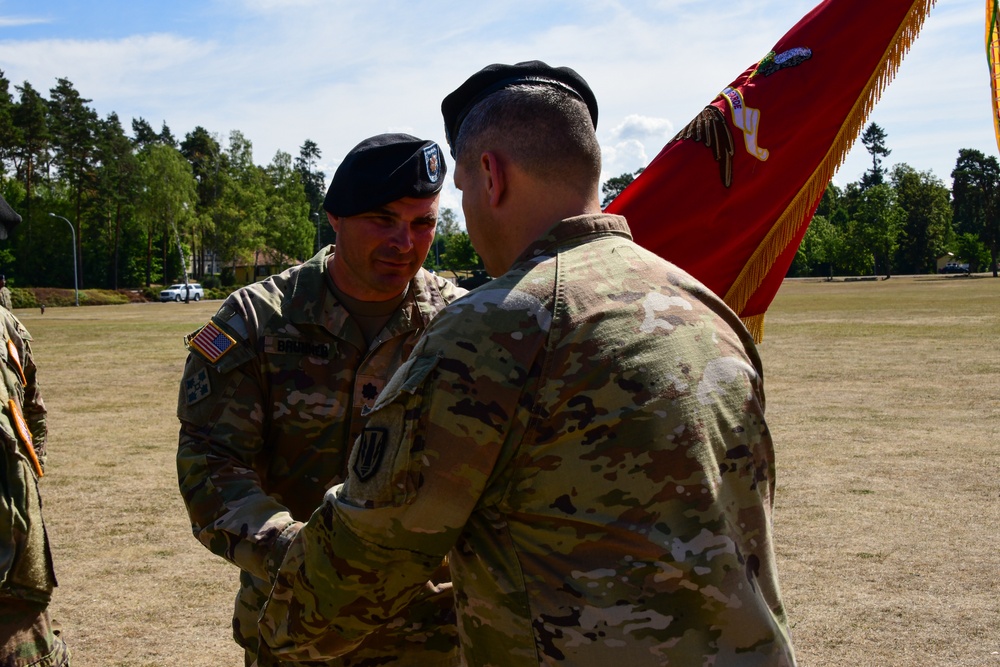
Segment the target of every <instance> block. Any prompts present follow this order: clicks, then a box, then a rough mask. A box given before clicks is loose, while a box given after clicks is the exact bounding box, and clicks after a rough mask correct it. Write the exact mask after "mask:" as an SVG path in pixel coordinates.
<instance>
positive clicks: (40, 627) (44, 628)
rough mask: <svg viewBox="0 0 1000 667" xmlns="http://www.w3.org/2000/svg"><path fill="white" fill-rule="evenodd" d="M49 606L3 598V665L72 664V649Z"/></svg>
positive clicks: (0, 664)
mask: <svg viewBox="0 0 1000 667" xmlns="http://www.w3.org/2000/svg"><path fill="white" fill-rule="evenodd" d="M46 607H47V605H46V604H45V603H43V602H33V601H29V600H20V599H12V598H4V599H0V640H2V641H0V667H69V664H70V652H69V649H68V648H66V644H65V642H63V640H62V637H61V636H60V632H59V630H58V629H56V627H55V626H54V624H53V623H52V620H51V619H50V618H49V613H48V610H47V609H46Z"/></svg>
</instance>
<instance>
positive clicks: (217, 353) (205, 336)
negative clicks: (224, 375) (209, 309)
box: [188, 321, 236, 364]
mask: <svg viewBox="0 0 1000 667" xmlns="http://www.w3.org/2000/svg"><path fill="white" fill-rule="evenodd" d="M188 346H190V348H191V349H192V350H197V351H198V352H200V353H201V354H202V355H204V357H205V358H206V359H208V360H209V361H210V362H212V363H213V364H214V363H215V362H216V361H218V360H219V359H221V358H222V355H224V354H225V353H226V352H229V350H231V349H233V347H235V346H236V341H235V340H233V337H232V336H230V335H229V334H227V333H226V332H225V331H223V330H222V329H220V328H219V327H217V326H216V325H215V322H211V321H210V322H209V323H208V324H206V325H205V326H204V327H202V330H201V331H199V332H198V333H197V334H195V336H194V337H192V338H191V340H190V341H188Z"/></svg>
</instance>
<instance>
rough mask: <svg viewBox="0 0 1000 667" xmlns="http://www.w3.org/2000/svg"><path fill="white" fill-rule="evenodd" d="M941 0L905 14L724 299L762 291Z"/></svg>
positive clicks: (735, 302) (734, 301)
mask: <svg viewBox="0 0 1000 667" xmlns="http://www.w3.org/2000/svg"><path fill="white" fill-rule="evenodd" d="M936 1H937V0H915V1H914V3H913V4H912V5H911V7H910V9H909V11H908V12H907V14H906V17H905V18H904V19H903V21H902V22H901V23H900V26H899V28H898V29H897V30H896V34H895V35H894V36H893V38H892V40H891V41H890V42H889V46H888V47H887V48H886V50H885V53H884V54H883V56H882V60H881V61H880V64H879V66H878V67H877V68H876V69H875V71H874V72H873V73H872V75H871V77H870V78H869V80H868V83H867V84H866V85H865V88H864V90H863V91H862V93H861V95H859V96H858V100H857V102H855V104H854V108H853V109H851V112H850V113H849V114H848V115H847V118H846V119H845V120H844V123H843V124H842V125H841V128H840V131H839V132H838V133H837V136H836V138H835V139H834V141H833V144H832V145H831V147H830V150H829V151H827V154H826V156H825V157H824V158H823V160H821V161H820V163H819V166H817V168H816V170H815V171H814V172H813V173H812V175H811V176H810V177H809V179H808V180H807V181H806V183H805V185H804V186H803V187H802V188H801V189H800V190H799V192H798V193H797V194H796V196H795V197H794V198H793V199H792V201H791V203H789V205H788V207H787V208H786V209H785V211H784V212H783V213H782V214H781V216H780V217H779V218H778V220H777V222H776V223H775V224H774V225H773V226H772V227H771V230H770V231H769V232H768V233H767V236H766V237H764V240H763V242H762V243H761V244H760V245H759V246H758V247H757V249H756V250H755V251H754V254H753V255H752V256H751V257H750V259H749V260H748V261H747V263H746V264H745V265H744V267H743V270H742V271H741V272H740V275H739V276H738V277H737V278H736V281H735V282H734V283H733V285H732V287H730V288H729V291H728V292H727V293H726V296H725V302H726V303H727V304H728V305H729V307H730V308H732V309H733V310H734V311H736V312H737V313H740V312H742V310H743V308H744V307H745V306H746V304H747V302H748V301H749V300H750V297H751V296H753V294H754V292H756V291H757V289H758V288H759V287H760V285H761V283H762V282H763V281H764V278H765V277H766V276H767V274H768V272H769V271H770V270H771V267H772V266H774V262H775V261H776V260H777V258H778V257H779V256H780V255H781V253H782V252H784V250H785V249H786V248H787V247H788V244H789V243H791V242H792V240H793V239H794V238H795V237H796V235H797V233H798V232H799V230H800V229H801V227H802V225H807V224H809V219H807V216H808V215H809V214H810V213H811V212H812V207H813V204H815V203H816V201H817V200H818V199H819V197H820V196H821V195H822V194H823V192H824V190H825V189H826V186H827V183H829V182H830V179H831V178H833V175H834V173H835V172H836V171H837V169H838V168H839V167H840V165H841V164H843V162H844V160H845V159H846V158H847V154H848V153H849V152H850V150H851V147H852V146H853V145H854V142H855V141H856V140H857V138H858V136H859V135H860V134H861V130H862V129H863V127H864V124H865V122H866V120H867V119H868V116H869V115H870V114H871V112H872V109H874V108H875V104H876V103H877V102H878V100H879V98H880V97H881V95H882V92H883V91H885V89H886V87H887V86H888V85H889V83H890V82H891V81H892V79H893V77H895V75H896V72H897V71H898V70H899V65H900V63H901V62H902V61H903V56H905V55H906V52H907V51H909V49H910V46H911V45H912V44H913V41H914V40H915V39H916V37H917V34H918V33H919V32H920V29H921V27H923V23H924V20H925V19H926V17H927V15H928V14H929V13H930V10H931V7H933V6H934V4H935V3H936ZM998 136H1000V135H998ZM755 317H758V316H748V317H745V318H743V319H744V322H746V321H748V320H753V319H754V318H755ZM759 317H760V318H761V321H760V323H759V325H757V326H756V327H755V329H756V332H757V333H754V331H753V330H751V333H754V339H755V340H756V341H757V342H760V340H761V339H762V338H763V332H764V326H763V315H760V316H759ZM748 328H749V326H748ZM758 334H759V335H758Z"/></svg>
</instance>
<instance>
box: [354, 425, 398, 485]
mask: <svg viewBox="0 0 1000 667" xmlns="http://www.w3.org/2000/svg"><path fill="white" fill-rule="evenodd" d="M388 441H389V431H388V430H387V429H384V428H366V429H365V430H364V431H362V432H361V437H359V438H358V444H357V450H356V454H355V459H354V466H353V469H354V474H355V475H357V476H358V479H359V480H360V481H362V482H366V481H368V480H369V479H371V478H372V476H373V475H375V473H377V472H378V469H379V467H380V466H381V465H382V457H383V455H384V454H385V448H386V446H387V444H388Z"/></svg>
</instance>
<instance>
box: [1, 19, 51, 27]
mask: <svg viewBox="0 0 1000 667" xmlns="http://www.w3.org/2000/svg"><path fill="white" fill-rule="evenodd" d="M48 22H49V19H43V18H36V17H31V16H0V28H19V27H21V26H26V25H37V24H39V23H48Z"/></svg>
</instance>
